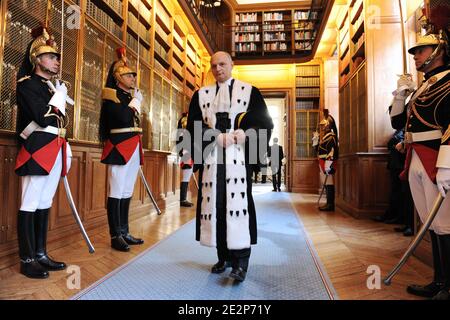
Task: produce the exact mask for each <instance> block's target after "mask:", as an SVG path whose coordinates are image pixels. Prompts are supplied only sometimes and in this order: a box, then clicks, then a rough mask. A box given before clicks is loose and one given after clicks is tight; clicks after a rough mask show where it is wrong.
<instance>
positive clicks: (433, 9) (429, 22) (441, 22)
mask: <svg viewBox="0 0 450 320" xmlns="http://www.w3.org/2000/svg"><path fill="white" fill-rule="evenodd" d="M420 22H421V24H422V28H423V29H424V30H425V31H426V33H425V35H423V36H420V37H419V39H418V41H417V43H416V44H415V45H413V46H412V47H411V48H409V50H408V52H409V53H410V54H414V53H415V52H416V50H417V48H419V47H423V46H433V47H435V49H434V52H433V53H432V54H431V55H430V57H429V58H428V59H427V60H426V61H425V62H424V64H423V65H422V66H420V67H419V68H418V70H420V69H422V68H423V67H424V66H426V65H428V64H429V63H431V61H432V60H433V59H434V58H435V57H436V56H437V55H438V54H439V52H440V51H441V50H443V51H444V53H445V55H446V56H447V61H448V58H450V44H449V30H450V29H449V28H450V4H449V3H448V1H442V0H430V1H428V2H426V5H425V8H424V9H423V16H422V18H421V20H420Z"/></svg>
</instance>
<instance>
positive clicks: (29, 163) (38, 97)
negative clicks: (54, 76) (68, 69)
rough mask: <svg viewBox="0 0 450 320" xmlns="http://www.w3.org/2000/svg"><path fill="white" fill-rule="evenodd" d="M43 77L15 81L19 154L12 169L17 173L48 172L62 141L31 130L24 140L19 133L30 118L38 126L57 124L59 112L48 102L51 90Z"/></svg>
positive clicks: (55, 125)
mask: <svg viewBox="0 0 450 320" xmlns="http://www.w3.org/2000/svg"><path fill="white" fill-rule="evenodd" d="M46 81H47V79H45V78H43V77H41V76H38V75H36V74H33V75H31V76H30V77H25V78H22V79H20V80H19V81H18V82H17V89H16V96H17V107H18V112H17V127H16V128H17V135H18V142H19V147H20V149H19V153H18V155H17V158H16V166H15V172H16V173H17V174H18V175H19V176H27V175H48V174H49V173H50V171H51V169H52V168H53V165H54V163H55V161H56V157H57V156H58V152H59V151H60V150H61V147H62V146H63V145H64V144H65V142H66V140H65V139H63V138H60V137H58V136H57V135H55V134H52V133H47V132H42V131H34V132H33V133H31V134H30V135H29V137H28V138H27V139H26V140H24V139H22V138H21V137H20V133H21V132H22V131H23V129H25V128H26V127H27V126H28V125H29V124H30V123H31V122H32V121H34V122H36V123H37V124H38V125H39V126H40V127H42V128H45V127H47V126H53V127H58V117H61V118H62V117H63V116H62V114H61V112H60V111H59V110H58V109H56V108H53V107H51V106H49V105H48V103H49V101H50V99H51V97H52V96H53V93H52V92H51V91H50V89H49V87H48V85H47V83H46Z"/></svg>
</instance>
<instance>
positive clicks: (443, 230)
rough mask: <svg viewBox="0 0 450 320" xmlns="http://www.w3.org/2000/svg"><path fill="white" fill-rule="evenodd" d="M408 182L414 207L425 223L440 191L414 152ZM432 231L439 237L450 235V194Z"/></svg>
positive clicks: (433, 224) (432, 225)
mask: <svg viewBox="0 0 450 320" xmlns="http://www.w3.org/2000/svg"><path fill="white" fill-rule="evenodd" d="M408 180H409V186H410V188H411V193H412V196H413V199H414V205H415V206H416V209H417V212H418V213H419V216H420V220H421V221H422V223H423V222H424V221H425V220H426V218H427V217H428V214H429V213H430V210H431V208H432V207H433V204H434V201H435V200H436V197H437V195H438V193H439V191H438V188H437V186H436V185H435V184H434V183H433V182H432V181H431V179H430V177H428V175H427V172H426V171H425V168H424V167H423V164H422V162H421V161H420V158H419V156H418V155H417V153H416V152H415V151H414V150H413V151H412V157H411V165H410V167H409V175H408ZM430 229H431V230H434V232H435V233H437V234H439V235H443V234H450V194H449V195H447V196H446V197H445V199H444V201H443V202H442V205H441V208H440V209H439V211H438V213H437V215H436V217H435V218H434V220H433V223H432V224H431V226H430Z"/></svg>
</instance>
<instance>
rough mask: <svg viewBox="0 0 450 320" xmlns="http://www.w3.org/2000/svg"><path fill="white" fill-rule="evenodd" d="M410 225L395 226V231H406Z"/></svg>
mask: <svg viewBox="0 0 450 320" xmlns="http://www.w3.org/2000/svg"><path fill="white" fill-rule="evenodd" d="M408 228H409V227H408V226H403V227H395V228H394V231H395V232H405V231H406V230H407V229H408Z"/></svg>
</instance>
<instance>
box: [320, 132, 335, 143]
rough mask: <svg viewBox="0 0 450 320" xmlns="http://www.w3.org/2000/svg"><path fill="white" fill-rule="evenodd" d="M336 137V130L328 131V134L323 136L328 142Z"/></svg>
mask: <svg viewBox="0 0 450 320" xmlns="http://www.w3.org/2000/svg"><path fill="white" fill-rule="evenodd" d="M335 137H336V135H335V134H334V132H331V131H330V132H328V133H327V134H326V135H324V136H323V138H322V142H328V141H330V140H331V139H334V138H335Z"/></svg>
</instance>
